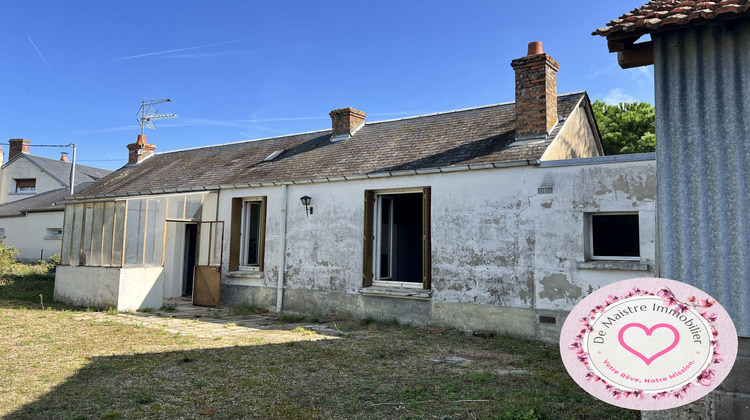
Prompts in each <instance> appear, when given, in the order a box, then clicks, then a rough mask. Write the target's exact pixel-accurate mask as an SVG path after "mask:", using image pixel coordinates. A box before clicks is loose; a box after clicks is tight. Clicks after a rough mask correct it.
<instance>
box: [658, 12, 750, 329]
mask: <svg viewBox="0 0 750 420" xmlns="http://www.w3.org/2000/svg"><path fill="white" fill-rule="evenodd" d="M652 39H653V41H654V58H655V59H654V61H655V69H654V73H655V83H656V109H657V113H656V137H657V139H658V140H657V152H656V153H657V175H658V180H659V182H658V189H657V197H658V198H657V200H658V206H657V207H658V226H659V228H658V229H659V232H658V241H659V248H658V250H659V252H658V258H659V276H660V277H665V278H670V279H675V280H679V281H683V282H685V283H688V284H692V285H694V286H696V287H699V288H701V289H703V290H704V291H706V292H707V293H709V294H711V295H712V296H713V297H714V298H716V299H717V300H718V301H719V302H720V303H721V304H722V305H723V306H724V307H725V308H726V309H727V311H728V312H729V313H730V315H731V316H732V319H733V320H734V323H735V325H736V327H737V332H738V334H739V335H740V336H744V337H750V144H748V143H749V142H750V21H748V20H736V21H728V22H718V23H716V24H711V25H703V26H696V27H691V28H687V29H683V30H678V31H672V32H663V33H655V34H652Z"/></svg>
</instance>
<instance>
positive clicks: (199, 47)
mask: <svg viewBox="0 0 750 420" xmlns="http://www.w3.org/2000/svg"><path fill="white" fill-rule="evenodd" d="M240 41H243V40H242V39H235V40H233V41H224V42H217V43H215V44H206V45H196V46H194V47H185V48H176V49H173V50H164V51H155V52H150V53H145V54H136V55H130V56H127V57H120V58H118V59H117V60H132V59H134V58H143V57H151V56H155V55H163V54H172V53H178V52H182V51H191V50H198V49H201V48H210V47H218V46H219V45H227V44H234V43H237V42H240Z"/></svg>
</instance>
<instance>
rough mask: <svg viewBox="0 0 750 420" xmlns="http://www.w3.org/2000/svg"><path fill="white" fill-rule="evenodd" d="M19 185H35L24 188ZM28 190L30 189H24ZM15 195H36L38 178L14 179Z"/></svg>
mask: <svg viewBox="0 0 750 420" xmlns="http://www.w3.org/2000/svg"><path fill="white" fill-rule="evenodd" d="M19 184H33V185H26V186H22V185H19ZM23 188H28V189H23ZM13 191H14V194H36V178H18V179H13Z"/></svg>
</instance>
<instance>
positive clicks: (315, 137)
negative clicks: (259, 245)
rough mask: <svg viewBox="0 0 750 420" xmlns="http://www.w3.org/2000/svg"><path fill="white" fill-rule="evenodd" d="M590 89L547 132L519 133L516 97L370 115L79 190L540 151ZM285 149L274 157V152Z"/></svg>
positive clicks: (241, 180)
mask: <svg viewBox="0 0 750 420" xmlns="http://www.w3.org/2000/svg"><path fill="white" fill-rule="evenodd" d="M584 99H585V103H586V104H588V96H587V95H586V93H585V92H577V93H570V94H565V95H559V96H558V115H559V116H560V120H561V121H562V122H559V123H558V124H557V126H556V127H555V128H554V129H553V130H552V132H551V133H550V135H549V136H548V137H547V139H541V140H538V141H522V142H516V141H515V124H516V123H515V121H516V117H515V104H514V103H512V102H511V103H504V104H498V105H490V106H483V107H477V108H471V109H465V110H458V111H450V112H442V113H437V114H430V115H423V116H418V117H411V118H402V119H397V120H388V121H380V122H367V123H365V125H364V126H362V128H361V129H359V131H357V132H356V133H355V134H354V135H352V137H351V138H349V139H346V140H343V141H337V142H331V141H330V138H331V130H323V131H316V132H310V133H302V134H294V135H288V136H282V137H274V138H268V139H262V140H255V141H245V142H239V143H232V144H223V145H217V146H206V147H200V148H195V149H188V150H180V151H174V152H165V153H156V154H154V155H152V156H150V157H148V158H147V159H144V160H143V161H141V162H140V163H138V164H137V165H128V166H125V167H122V168H120V169H119V170H117V171H115V172H113V173H112V174H110V175H108V176H107V177H105V178H103V179H101V180H100V181H98V182H96V183H94V184H93V185H92V186H91V187H89V188H87V189H86V190H80V192H79V193H77V194H76V196H75V197H76V198H90V197H102V196H124V195H134V194H145V193H149V192H154V193H164V192H170V191H185V190H190V189H204V188H218V187H219V186H230V185H249V184H259V183H281V182H297V181H301V182H304V181H308V182H309V180H316V179H326V178H328V179H331V178H339V179H341V178H342V177H345V176H355V175H371V174H388V173H389V172H393V171H407V170H419V169H425V168H446V167H451V166H459V165H464V166H465V165H479V164H491V163H496V162H508V161H523V160H536V159H539V158H540V157H541V156H542V154H543V153H544V152H545V150H546V149H547V147H548V146H549V145H550V144H551V143H552V141H553V140H554V139H555V137H556V135H557V133H558V132H559V130H560V128H561V126H562V125H563V124H564V121H565V120H566V119H567V118H568V117H569V115H570V114H571V112H572V111H573V110H574V109H576V107H577V106H579V104H581V103H582V101H584ZM279 150H282V152H281V153H280V154H278V155H277V156H276V157H274V158H273V159H269V160H268V161H266V159H267V158H269V156H270V155H272V154H273V153H275V152H277V151H279Z"/></svg>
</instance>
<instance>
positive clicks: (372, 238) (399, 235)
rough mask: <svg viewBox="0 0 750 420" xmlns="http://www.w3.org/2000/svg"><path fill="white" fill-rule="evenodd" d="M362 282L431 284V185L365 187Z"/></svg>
mask: <svg viewBox="0 0 750 420" xmlns="http://www.w3.org/2000/svg"><path fill="white" fill-rule="evenodd" d="M364 229H365V233H364V238H365V243H364V260H363V262H364V263H363V286H365V287H367V286H373V285H375V286H389V287H421V288H423V289H430V288H431V269H432V268H431V267H432V264H431V246H430V188H429V187H424V188H418V189H409V190H399V191H383V192H376V191H365V226H364Z"/></svg>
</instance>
